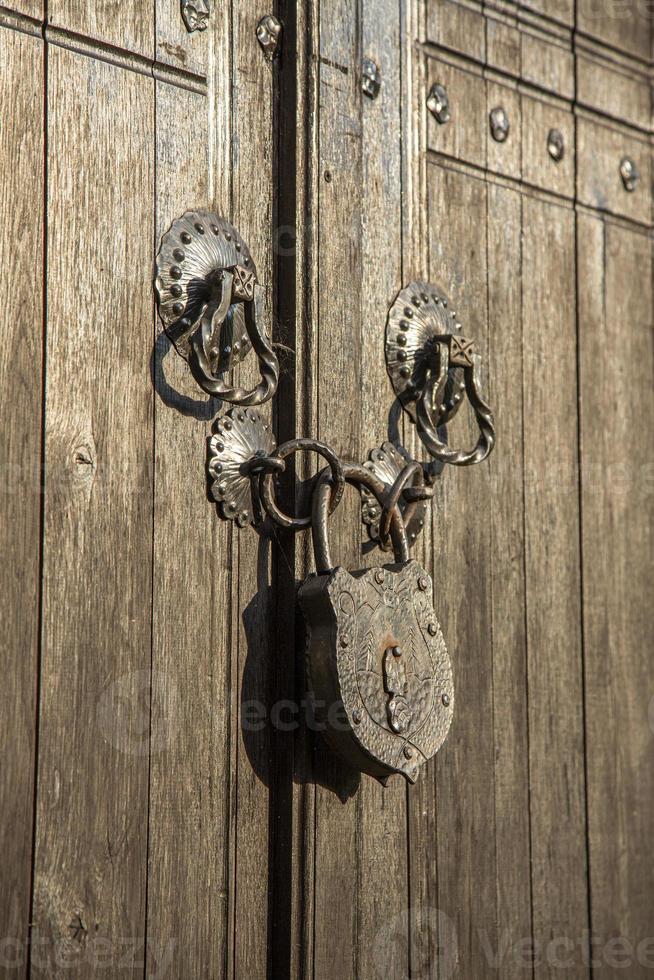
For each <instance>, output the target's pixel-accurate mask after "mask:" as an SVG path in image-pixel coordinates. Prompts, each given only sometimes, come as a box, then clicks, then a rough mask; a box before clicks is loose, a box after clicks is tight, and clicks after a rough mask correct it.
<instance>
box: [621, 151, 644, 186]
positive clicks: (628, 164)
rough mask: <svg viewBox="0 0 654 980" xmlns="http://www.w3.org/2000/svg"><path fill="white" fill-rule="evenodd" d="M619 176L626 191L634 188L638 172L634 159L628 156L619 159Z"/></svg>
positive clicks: (638, 175) (638, 176)
mask: <svg viewBox="0 0 654 980" xmlns="http://www.w3.org/2000/svg"><path fill="white" fill-rule="evenodd" d="M620 176H621V177H622V183H623V184H624V189H625V190H626V191H629V193H631V192H632V191H635V190H636V185H637V183H638V180H639V178H640V172H639V170H638V167H637V166H636V164H635V163H634V161H633V160H631V159H630V158H629V157H623V159H622V160H621V161H620Z"/></svg>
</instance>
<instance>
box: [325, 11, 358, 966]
mask: <svg viewBox="0 0 654 980" xmlns="http://www.w3.org/2000/svg"><path fill="white" fill-rule="evenodd" d="M360 29H361V25H360V21H359V10H358V8H357V7H356V6H355V5H352V4H348V3H347V2H345V0H324V2H322V3H321V5H320V42H319V50H318V52H316V54H317V56H318V58H319V60H320V115H319V131H318V141H319V142H318V147H317V153H318V180H319V200H318V201H317V202H316V203H315V204H314V207H316V206H317V209H318V229H317V236H318V238H317V246H318V262H319V269H318V276H319V281H318V293H317V296H316V297H315V301H316V304H317V305H316V316H317V319H318V325H319V332H318V346H317V350H316V351H315V353H314V357H315V364H316V370H317V372H318V434H319V438H321V439H323V440H325V441H327V442H328V443H329V444H330V445H331V446H332V447H333V448H334V449H335V450H336V452H337V453H338V454H339V455H342V456H343V457H345V458H347V459H357V458H358V455H359V452H360V448H361V415H360V411H358V410H357V405H358V404H359V399H360V397H361V380H362V378H361V326H360V322H361V321H360V298H359V297H360V289H361V282H362V255H361V201H362V196H361V195H362V191H361V183H362V157H361V99H362V94H361V90H360V64H359V59H360V34H359V32H360ZM353 406H354V407H353ZM355 498H356V499H355ZM359 529H360V515H359V499H358V494H356V493H355V492H353V491H352V490H350V491H349V492H348V493H346V496H345V499H344V501H343V503H342V504H341V505H340V506H339V508H338V513H337V514H335V515H334V520H333V521H332V522H331V535H330V538H331V542H332V547H333V549H334V553H335V554H337V555H338V561H339V562H341V563H342V564H343V565H345V566H349V567H350V568H356V567H357V564H358V562H359V561H360V548H359V541H360V530H359ZM316 781H317V786H316V814H315V906H314V907H315V920H314V921H315V924H314V937H315V939H314V942H315V947H314V976H315V977H316V980H322V978H332V977H334V976H344V977H345V976H356V975H357V972H358V965H357V953H358V949H359V943H358V915H357V909H358V906H359V895H360V892H359V873H360V872H359V869H358V866H357V865H358V862H357V851H358V834H359V804H358V802H357V798H356V796H355V795H353V794H355V793H356V790H357V788H358V786H359V785H360V778H359V776H358V774H356V773H354V772H353V771H351V770H348V769H347V768H345V767H344V766H343V765H342V763H341V762H339V761H338V760H337V759H335V758H334V756H333V754H332V753H331V752H330V750H329V749H327V748H326V746H325V744H324V742H322V741H321V740H320V739H317V740H316ZM336 936H337V937H338V942H335V941H334V937H336Z"/></svg>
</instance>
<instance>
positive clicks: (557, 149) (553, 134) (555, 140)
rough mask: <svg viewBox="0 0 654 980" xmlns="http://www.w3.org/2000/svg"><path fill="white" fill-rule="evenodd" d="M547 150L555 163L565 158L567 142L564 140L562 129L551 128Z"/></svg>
mask: <svg viewBox="0 0 654 980" xmlns="http://www.w3.org/2000/svg"><path fill="white" fill-rule="evenodd" d="M547 152H548V153H549V155H550V156H551V157H552V160H554V161H555V163H558V162H559V161H560V160H562V159H563V155H564V153H565V143H564V141H563V133H562V132H561V130H560V129H550V131H549V133H548V134H547Z"/></svg>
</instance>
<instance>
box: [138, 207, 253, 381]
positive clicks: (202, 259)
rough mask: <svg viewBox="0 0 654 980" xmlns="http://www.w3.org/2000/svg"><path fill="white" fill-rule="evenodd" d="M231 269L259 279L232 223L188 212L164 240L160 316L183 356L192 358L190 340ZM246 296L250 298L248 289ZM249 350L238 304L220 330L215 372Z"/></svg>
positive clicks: (158, 282) (159, 267)
mask: <svg viewBox="0 0 654 980" xmlns="http://www.w3.org/2000/svg"><path fill="white" fill-rule="evenodd" d="M233 267H242V268H243V269H245V270H247V271H248V273H251V283H254V282H255V281H256V275H257V270H256V267H255V264H254V261H253V259H252V256H251V255H250V250H249V248H248V247H247V245H246V244H245V242H244V241H243V239H242V238H241V236H240V235H239V233H238V231H237V230H236V229H235V228H234V226H233V225H232V224H230V223H229V222H228V221H226V220H225V218H221V217H220V216H219V215H217V214H214V213H213V212H211V211H206V210H202V209H200V210H197V211H187V212H186V214H184V215H182V217H181V218H178V219H177V220H176V221H174V222H173V224H172V225H171V227H170V230H169V231H168V232H166V234H165V235H164V237H163V238H162V240H161V246H160V248H159V253H158V255H157V278H156V281H155V288H156V291H157V299H158V303H159V316H160V317H161V320H162V322H163V324H164V327H165V329H166V333H167V334H168V335H169V337H170V339H171V340H172V341H173V343H174V344H175V347H176V348H177V350H178V351H179V353H180V354H181V355H182V357H185V358H186V359H188V357H189V338H190V336H191V334H193V333H194V332H195V330H196V329H197V327H198V323H199V321H200V319H201V317H202V316H203V314H204V311H205V310H206V308H207V306H208V304H209V303H210V302H211V301H212V299H213V298H214V296H215V294H216V293H217V292H218V291H219V290H220V288H221V274H222V271H223V270H225V269H230V268H233ZM247 295H248V297H249V298H250V299H251V298H252V295H250V291H249V290H248V293H247ZM251 346H252V345H251V342H250V338H249V336H248V333H247V330H246V326H245V315H244V310H243V304H242V302H234V303H232V304H231V305H230V306H229V308H228V310H227V312H226V316H225V318H224V320H223V322H222V325H221V327H220V336H219V338H218V341H217V344H216V348H215V361H216V363H215V365H214V369H215V371H216V373H222V372H225V371H229V370H230V369H231V368H232V367H233V366H234V365H236V364H238V363H239V362H240V361H242V360H243V358H244V357H245V355H246V354H247V353H248V352H249V350H250V349H251Z"/></svg>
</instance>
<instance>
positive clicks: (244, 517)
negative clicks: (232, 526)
mask: <svg viewBox="0 0 654 980" xmlns="http://www.w3.org/2000/svg"><path fill="white" fill-rule="evenodd" d="M249 516H250V515H249V514H248V512H247V511H246V510H242V511H241V513H240V514H239V515H238V520H237V521H236V523H237V524H238V526H239V527H245V525H246V524H247V522H248V518H249Z"/></svg>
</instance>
